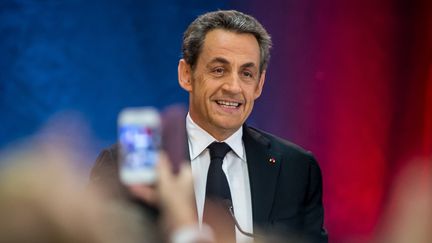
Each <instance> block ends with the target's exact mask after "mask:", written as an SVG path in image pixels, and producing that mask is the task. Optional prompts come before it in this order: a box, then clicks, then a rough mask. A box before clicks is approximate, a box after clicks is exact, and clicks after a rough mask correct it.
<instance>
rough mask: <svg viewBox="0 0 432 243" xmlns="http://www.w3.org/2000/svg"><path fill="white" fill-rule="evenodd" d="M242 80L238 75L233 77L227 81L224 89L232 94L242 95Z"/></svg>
mask: <svg viewBox="0 0 432 243" xmlns="http://www.w3.org/2000/svg"><path fill="white" fill-rule="evenodd" d="M240 83H241V79H240V77H239V76H238V75H237V74H233V75H231V76H230V77H229V78H227V80H226V81H225V83H224V85H223V89H224V90H226V91H228V92H230V93H240V92H241V85H240Z"/></svg>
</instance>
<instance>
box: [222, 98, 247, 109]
mask: <svg viewBox="0 0 432 243" xmlns="http://www.w3.org/2000/svg"><path fill="white" fill-rule="evenodd" d="M216 103H217V104H218V105H220V106H222V107H224V108H230V109H234V108H238V107H239V106H240V105H241V103H239V102H235V101H227V100H216Z"/></svg>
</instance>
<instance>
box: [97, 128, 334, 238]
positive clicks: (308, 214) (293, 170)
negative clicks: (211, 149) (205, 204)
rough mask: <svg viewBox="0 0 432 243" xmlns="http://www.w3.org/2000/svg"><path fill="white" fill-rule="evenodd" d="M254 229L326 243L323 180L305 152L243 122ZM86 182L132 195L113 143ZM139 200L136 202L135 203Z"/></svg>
mask: <svg viewBox="0 0 432 243" xmlns="http://www.w3.org/2000/svg"><path fill="white" fill-rule="evenodd" d="M243 141H244V145H245V150H246V159H247V163H248V170H249V179H250V188H251V196H252V211H253V221H254V229H256V231H261V232H272V233H277V234H286V235H289V236H296V237H297V236H299V237H301V238H304V239H307V240H310V241H312V242H327V234H326V232H325V230H324V228H323V220H324V211H323V205H322V178H321V171H320V168H319V166H318V164H317V162H316V161H315V159H314V157H313V156H312V154H311V153H310V152H307V151H305V150H303V149H302V148H300V147H298V146H297V145H295V144H293V143H290V142H288V141H286V140H283V139H281V138H278V137H276V136H274V135H271V134H269V133H266V132H263V131H260V130H257V129H254V128H250V127H248V126H246V125H244V126H243ZM90 182H91V184H93V185H97V186H99V187H102V188H105V189H108V188H109V194H110V195H113V196H115V197H117V196H121V197H129V198H130V199H131V197H130V196H129V195H128V193H127V191H126V190H125V188H124V187H123V186H122V185H121V184H120V182H119V177H118V164H117V146H116V145H114V146H113V147H111V148H109V149H106V150H104V151H103V152H102V153H101V154H100V155H99V157H98V159H97V161H96V164H95V166H94V167H93V169H92V172H91V176H90ZM137 203H139V202H137Z"/></svg>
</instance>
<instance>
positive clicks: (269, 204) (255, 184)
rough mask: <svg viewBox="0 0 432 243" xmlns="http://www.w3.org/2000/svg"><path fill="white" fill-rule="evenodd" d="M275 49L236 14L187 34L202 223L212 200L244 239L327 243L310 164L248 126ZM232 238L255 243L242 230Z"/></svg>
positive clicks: (305, 155)
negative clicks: (275, 236) (221, 203)
mask: <svg viewBox="0 0 432 243" xmlns="http://www.w3.org/2000/svg"><path fill="white" fill-rule="evenodd" d="M270 47H271V39H270V36H269V35H268V33H267V32H266V30H265V29H264V28H263V27H262V26H261V24H260V23H259V22H258V21H257V20H256V19H255V18H253V17H252V16H249V15H246V14H243V13H240V12H237V11H216V12H210V13H207V14H204V15H201V16H199V17H198V18H197V19H196V20H195V21H194V22H192V23H191V25H189V27H188V29H187V30H186V32H185V34H184V37H183V47H182V52H183V58H182V59H181V60H180V61H179V65H178V79H179V84H180V86H181V87H182V88H183V89H184V90H186V91H187V92H188V93H189V113H188V115H187V118H186V130H187V134H188V148H189V155H190V158H189V159H190V160H191V168H192V174H193V179H194V192H195V198H196V209H197V212H198V220H199V223H200V224H201V222H203V221H206V219H205V218H206V215H205V214H206V207H207V202H208V200H210V199H209V196H210V195H211V196H214V197H216V198H217V197H219V198H221V199H228V200H229V202H231V203H232V206H233V208H234V212H235V217H236V219H237V221H238V223H239V226H240V227H241V228H242V230H243V231H246V232H248V233H252V232H253V233H256V232H257V231H259V230H260V229H261V230H263V231H271V232H278V233H284V234H285V233H286V234H291V235H296V236H300V237H301V238H304V239H309V240H312V241H313V242H327V235H326V233H325V230H324V228H323V218H324V215H323V205H322V178H321V172H320V169H319V166H318V164H317V163H316V161H315V159H314V158H313V156H312V155H311V154H310V153H309V152H307V151H305V150H303V149H301V148H300V147H298V146H296V145H294V144H292V143H290V142H288V141H285V140H283V139H280V138H277V137H276V136H274V135H271V134H268V133H265V132H263V131H260V130H257V129H254V128H250V127H248V126H247V125H246V124H245V121H246V119H247V118H248V116H249V115H250V113H251V111H252V108H253V105H254V101H255V100H256V99H257V98H258V97H259V96H260V95H261V92H262V89H263V85H264V80H265V74H266V68H267V64H268V61H269V57H270V55H269V50H270ZM214 144H216V145H214ZM216 147H223V148H221V149H219V148H216ZM220 150H224V152H223V153H222V155H221V156H219V155H216V154H218V153H219V152H215V151H220ZM113 151H115V150H110V151H106V152H105V153H103V154H102V155H101V156H100V158H99V159H98V163H97V165H96V166H95V168H94V169H93V172H92V177H93V178H96V179H95V180H94V181H97V180H99V179H100V178H101V177H105V176H107V175H106V174H107V173H108V174H109V173H112V172H107V171H112V170H111V169H106V168H108V167H110V166H108V167H107V166H106V164H111V165H113V164H116V162H115V160H116V158H115V157H114V158H113V157H112V156H111V158H108V159H106V158H105V159H104V157H106V156H107V153H108V155H109V154H112V153H113ZM218 156H219V157H218ZM214 161H219V162H214ZM217 163H220V165H219V167H217V166H216V165H215V164H217ZM215 166H216V167H215ZM111 167H113V168H116V166H111ZM102 171H103V172H102ZM215 171H216V172H215ZM112 175H113V176H114V174H113V173H112ZM215 178H217V179H215ZM215 183H216V184H217V186H216V187H215V186H214V184H215ZM144 198H145V197H144ZM235 237H236V239H237V241H238V242H248V241H250V240H251V239H250V237H249V236H246V235H245V234H244V233H242V232H240V230H239V229H236V235H235Z"/></svg>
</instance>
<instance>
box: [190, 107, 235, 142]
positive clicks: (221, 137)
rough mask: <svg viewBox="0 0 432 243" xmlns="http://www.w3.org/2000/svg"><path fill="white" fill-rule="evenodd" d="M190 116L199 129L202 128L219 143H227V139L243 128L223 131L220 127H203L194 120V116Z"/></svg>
mask: <svg viewBox="0 0 432 243" xmlns="http://www.w3.org/2000/svg"><path fill="white" fill-rule="evenodd" d="M189 116H190V118H191V120H192V121H193V122H194V123H195V124H196V125H197V126H198V127H200V128H201V129H202V130H204V131H206V132H207V133H208V134H210V135H211V136H212V137H214V138H215V139H216V140H217V141H225V140H226V139H227V138H229V137H231V136H232V135H233V134H234V133H235V132H236V131H238V129H240V128H241V127H239V128H237V129H223V128H218V127H212V128H208V127H206V126H203V125H202V124H200V123H199V122H197V120H196V119H194V118H193V116H192V115H191V114H190V112H189Z"/></svg>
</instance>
